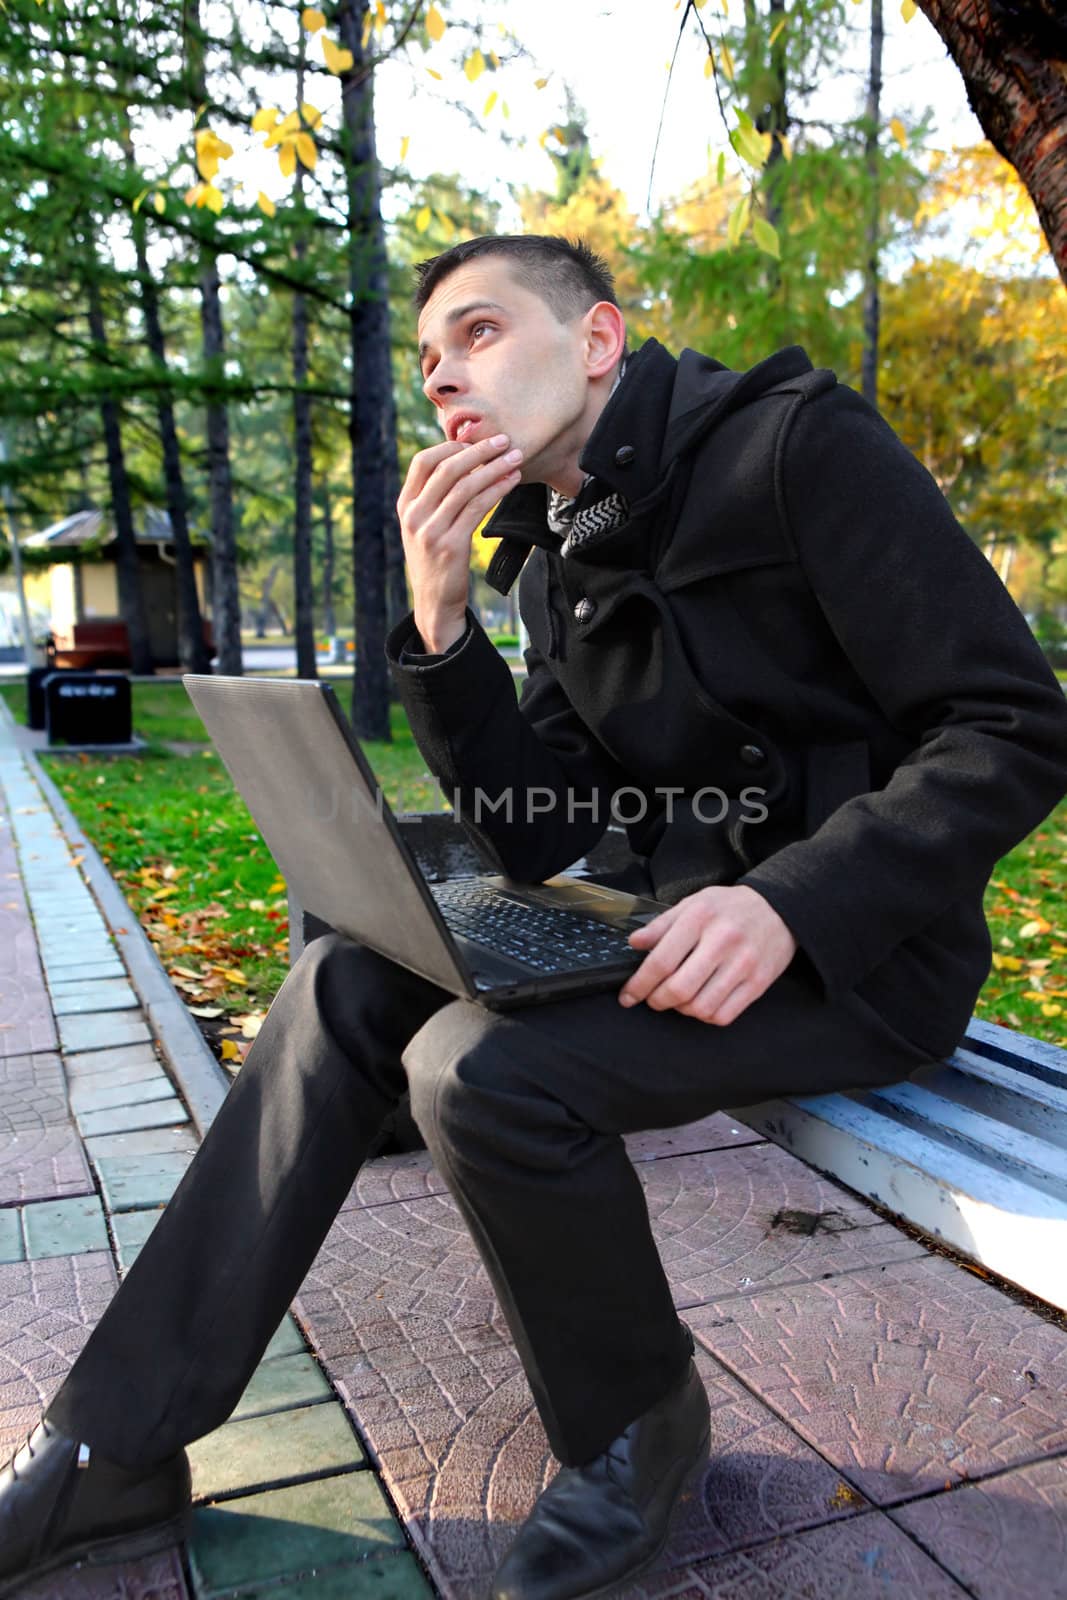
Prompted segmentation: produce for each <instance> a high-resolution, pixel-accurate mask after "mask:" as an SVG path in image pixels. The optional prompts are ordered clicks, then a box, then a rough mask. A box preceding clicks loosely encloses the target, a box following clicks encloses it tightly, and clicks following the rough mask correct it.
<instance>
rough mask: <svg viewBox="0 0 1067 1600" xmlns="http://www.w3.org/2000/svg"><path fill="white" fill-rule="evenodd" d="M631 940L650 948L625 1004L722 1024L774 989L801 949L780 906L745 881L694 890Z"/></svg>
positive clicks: (623, 993)
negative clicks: (774, 983) (640, 1004)
mask: <svg viewBox="0 0 1067 1600" xmlns="http://www.w3.org/2000/svg"><path fill="white" fill-rule="evenodd" d="M630 944H631V945H632V946H633V948H634V949H635V950H648V951H649V954H648V955H647V956H646V957H645V959H644V960H643V961H642V963H641V965H640V966H639V967H638V969H637V971H636V972H634V973H632V974H631V976H630V977H629V978H627V980H626V982H625V984H624V985H623V987H622V988H621V989H620V990H619V1001H620V1004H622V1005H624V1006H632V1005H636V1004H637V1002H638V1001H639V1000H644V1001H645V1002H646V1004H647V1005H650V1006H651V1007H652V1009H653V1011H680V1012H681V1013H682V1015H683V1016H684V1017H695V1018H696V1019H697V1021H698V1022H714V1023H717V1024H718V1025H719V1026H720V1027H725V1026H726V1024H727V1023H730V1022H733V1021H734V1020H735V1019H736V1018H737V1017H739V1016H740V1015H741V1013H742V1011H744V1010H745V1009H746V1007H748V1006H750V1005H751V1004H752V1002H753V1000H758V999H759V997H760V995H761V994H763V992H764V990H766V989H769V988H770V986H771V984H772V983H773V982H774V980H775V978H777V977H779V976H780V975H781V974H782V973H783V972H784V971H785V969H786V967H787V966H788V965H789V963H790V961H791V960H792V959H793V955H794V953H795V951H796V948H797V942H796V940H795V939H794V937H793V935H792V934H791V933H790V931H789V929H788V928H787V927H786V925H785V923H784V922H783V921H782V919H781V917H780V916H779V915H778V913H777V911H775V910H773V909H772V908H771V906H770V905H769V904H768V903H767V901H766V900H764V898H763V896H762V895H761V894H757V893H756V891H755V889H750V888H749V887H748V885H747V884H744V883H739V884H734V885H732V886H730V887H724V886H719V885H716V886H713V887H711V888H708V889H698V890H697V892H696V894H690V895H686V897H685V899H684V900H679V902H678V904H677V905H676V906H671V907H670V909H669V910H667V911H664V912H663V914H662V915H661V916H658V917H656V918H654V919H653V921H652V922H649V923H646V924H645V926H644V927H643V928H638V929H637V931H636V932H635V933H632V934H631V935H630Z"/></svg>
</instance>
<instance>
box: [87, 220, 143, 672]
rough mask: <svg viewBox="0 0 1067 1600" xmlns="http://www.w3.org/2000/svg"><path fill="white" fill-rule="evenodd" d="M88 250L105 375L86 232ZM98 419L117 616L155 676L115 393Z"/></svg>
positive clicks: (93, 331)
mask: <svg viewBox="0 0 1067 1600" xmlns="http://www.w3.org/2000/svg"><path fill="white" fill-rule="evenodd" d="M85 247H86V257H87V265H88V303H89V335H90V338H91V339H92V342H93V346H94V349H95V353H96V356H97V358H98V360H99V361H100V363H101V370H103V371H106V370H107V363H108V348H107V329H106V328H105V326H104V312H103V307H102V305H101V302H100V283H99V280H98V279H97V275H96V272H97V268H96V259H95V254H96V253H95V250H94V248H93V242H92V239H91V236H90V234H89V231H88V230H86V235H85ZM100 416H101V419H102V421H103V425H104V446H105V449H106V451H107V475H108V482H109V484H110V486H111V514H112V516H113V517H114V519H115V568H116V573H117V578H118V591H119V615H120V616H121V618H122V620H123V622H124V623H125V624H126V633H127V636H128V638H129V643H130V670H131V671H132V672H136V673H141V674H145V675H148V674H150V673H151V672H152V671H153V664H152V647H151V645H150V644H149V640H148V617H147V615H146V613H145V604H144V594H143V593H142V590H141V570H140V563H139V561H138V557H137V535H136V534H135V532H134V528H133V507H132V506H131V505H130V485H129V480H128V478H127V476H126V458H125V456H124V455H123V451H122V430H121V427H120V424H119V407H118V401H117V400H116V399H115V396H114V395H113V394H109V393H106V392H105V393H103V394H102V395H101V398H100Z"/></svg>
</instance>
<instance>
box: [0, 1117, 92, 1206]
mask: <svg viewBox="0 0 1067 1600" xmlns="http://www.w3.org/2000/svg"><path fill="white" fill-rule="evenodd" d="M92 1189H93V1180H92V1175H91V1173H90V1171H89V1166H88V1163H87V1161H86V1159H85V1152H84V1150H83V1148H82V1144H81V1140H80V1139H79V1138H78V1134H77V1130H76V1129H75V1127H74V1125H73V1123H67V1125H66V1127H62V1128H43V1129H41V1130H40V1132H30V1133H23V1134H19V1135H18V1136H17V1137H15V1138H13V1139H3V1140H0V1206H7V1205H14V1204H15V1203H20V1204H30V1203H32V1202H34V1201H37V1200H58V1199H60V1198H63V1197H66V1196H70V1195H79V1194H91V1193H92Z"/></svg>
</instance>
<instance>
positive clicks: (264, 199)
mask: <svg viewBox="0 0 1067 1600" xmlns="http://www.w3.org/2000/svg"><path fill="white" fill-rule="evenodd" d="M256 205H257V206H258V207H259V209H260V210H261V211H262V213H263V215H264V216H265V217H273V216H274V214H275V212H276V211H277V209H278V208H277V206H276V205H275V204H274V201H273V200H272V199H271V197H270V195H269V194H264V193H263V190H262V189H261V190H260V191H259V194H258V195H257V196H256Z"/></svg>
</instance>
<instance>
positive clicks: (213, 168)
mask: <svg viewBox="0 0 1067 1600" xmlns="http://www.w3.org/2000/svg"><path fill="white" fill-rule="evenodd" d="M232 155H233V145H232V144H227V143H226V140H225V139H220V138H219V136H218V134H217V133H213V132H212V131H211V129H210V128H198V129H197V132H196V170H197V171H198V172H199V174H200V176H201V177H202V178H204V179H205V180H206V181H207V182H208V183H210V182H211V180H212V178H213V177H214V176H215V174H216V172H218V170H219V162H220V161H226V160H228V159H229V157H230V156H232Z"/></svg>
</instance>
